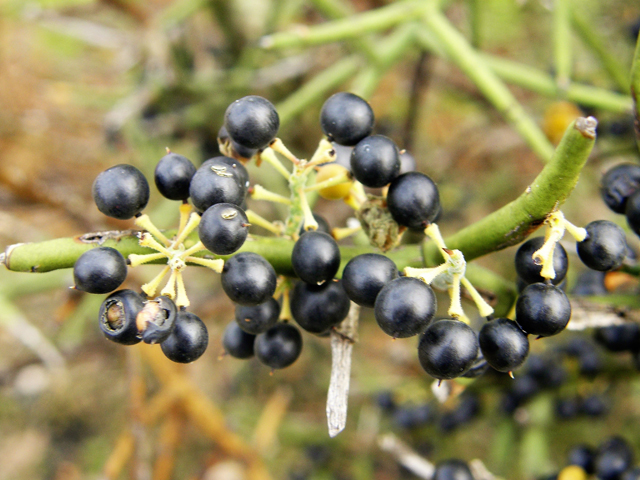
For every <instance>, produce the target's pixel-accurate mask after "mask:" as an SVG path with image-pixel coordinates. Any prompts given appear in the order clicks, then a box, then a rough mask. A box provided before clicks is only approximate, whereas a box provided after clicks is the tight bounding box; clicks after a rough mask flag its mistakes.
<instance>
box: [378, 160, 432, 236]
mask: <svg viewBox="0 0 640 480" xmlns="http://www.w3.org/2000/svg"><path fill="white" fill-rule="evenodd" d="M387 206H388V207H389V212H390V213H391V216H392V217H393V219H394V220H395V221H396V222H398V223H399V224H400V225H404V226H405V227H409V228H413V229H423V228H425V227H426V226H427V225H429V224H430V223H431V222H433V221H434V220H435V219H436V216H437V215H438V212H439V211H440V194H439V193H438V187H437V186H436V184H435V183H434V182H433V180H431V179H430V178H429V177H428V176H426V175H425V174H424V173H420V172H408V173H404V174H402V175H400V176H398V177H397V178H396V179H395V180H393V181H392V182H391V185H389V191H388V192H387Z"/></svg>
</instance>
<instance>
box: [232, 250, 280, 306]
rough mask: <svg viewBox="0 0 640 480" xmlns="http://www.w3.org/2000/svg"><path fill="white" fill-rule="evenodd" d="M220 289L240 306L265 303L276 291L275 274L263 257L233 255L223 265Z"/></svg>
mask: <svg viewBox="0 0 640 480" xmlns="http://www.w3.org/2000/svg"><path fill="white" fill-rule="evenodd" d="M221 281H222V288H223V290H224V291H225V293H226V294H227V296H228V297H229V298H230V299H231V300H233V301H234V302H236V303H239V304H240V305H258V304H260V303H263V302H266V301H267V300H268V299H269V298H270V297H272V296H273V294H274V292H275V291H276V272H275V270H274V269H273V267H272V266H271V264H270V263H269V262H267V261H266V260H265V259H264V257H262V256H260V255H258V254H257V253H253V252H242V253H238V254H236V255H234V256H233V257H231V258H230V259H229V260H227V261H226V262H225V264H224V268H223V269H222V275H221Z"/></svg>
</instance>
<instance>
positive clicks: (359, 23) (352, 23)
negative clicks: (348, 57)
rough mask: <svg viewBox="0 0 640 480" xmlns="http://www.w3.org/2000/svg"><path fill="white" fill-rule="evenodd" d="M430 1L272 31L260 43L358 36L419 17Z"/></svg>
mask: <svg viewBox="0 0 640 480" xmlns="http://www.w3.org/2000/svg"><path fill="white" fill-rule="evenodd" d="M427 3H428V2H425V1H424V0H402V1H398V2H395V3H392V4H390V5H388V6H385V7H381V8H377V9H375V10H369V11H366V12H363V13H359V14H357V15H352V16H350V17H348V18H341V19H339V20H334V21H332V22H326V23H322V24H320V25H316V26H313V27H310V28H305V29H299V30H295V31H291V32H281V33H275V34H273V35H268V36H266V37H263V38H262V40H261V41H260V45H261V46H262V47H263V48H290V47H305V46H310V45H321V44H323V43H331V42H337V41H343V40H350V39H357V38H358V37H361V36H363V35H366V34H368V33H373V32H379V31H382V30H386V29H388V28H390V27H393V26H394V25H397V24H399V23H403V22H405V21H408V20H411V19H414V18H416V17H418V16H419V15H420V14H421V13H422V12H423V11H424V10H425V8H426V5H427Z"/></svg>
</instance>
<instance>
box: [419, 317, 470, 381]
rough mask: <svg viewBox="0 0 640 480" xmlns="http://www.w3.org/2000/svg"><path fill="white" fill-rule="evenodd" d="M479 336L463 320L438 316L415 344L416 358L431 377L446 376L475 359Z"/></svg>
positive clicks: (454, 374)
mask: <svg viewBox="0 0 640 480" xmlns="http://www.w3.org/2000/svg"><path fill="white" fill-rule="evenodd" d="M477 355H478V338H477V337H476V334H475V332H474V331H473V330H472V329H471V327H469V326H468V325H467V324H466V323H463V322H461V321H458V320H439V321H437V322H434V323H432V324H431V325H429V327H428V328H427V329H426V330H425V332H424V334H423V335H422V337H421V338H420V344H419V345H418V359H419V360H420V365H422V368H424V370H425V371H426V372H427V373H428V374H429V375H431V376H432V377H435V378H438V379H441V380H445V379H452V378H456V377H459V376H460V375H463V374H464V373H465V372H466V371H467V370H469V368H471V366H472V365H473V363H474V362H475V360H476V357H477Z"/></svg>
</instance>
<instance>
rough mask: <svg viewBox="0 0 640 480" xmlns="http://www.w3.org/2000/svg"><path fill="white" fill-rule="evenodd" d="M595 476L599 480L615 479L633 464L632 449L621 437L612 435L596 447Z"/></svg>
mask: <svg viewBox="0 0 640 480" xmlns="http://www.w3.org/2000/svg"><path fill="white" fill-rule="evenodd" d="M594 463H595V470H596V476H597V477H598V478H599V479H600V480H617V479H619V478H620V476H621V475H622V474H623V473H624V472H625V471H626V470H627V469H629V468H630V467H631V465H632V464H633V450H632V449H631V446H630V445H629V443H628V442H627V441H626V440H625V439H624V438H622V437H612V438H610V439H609V440H607V441H605V442H603V443H602V445H600V446H599V447H598V451H597V453H596V458H595V462H594Z"/></svg>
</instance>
